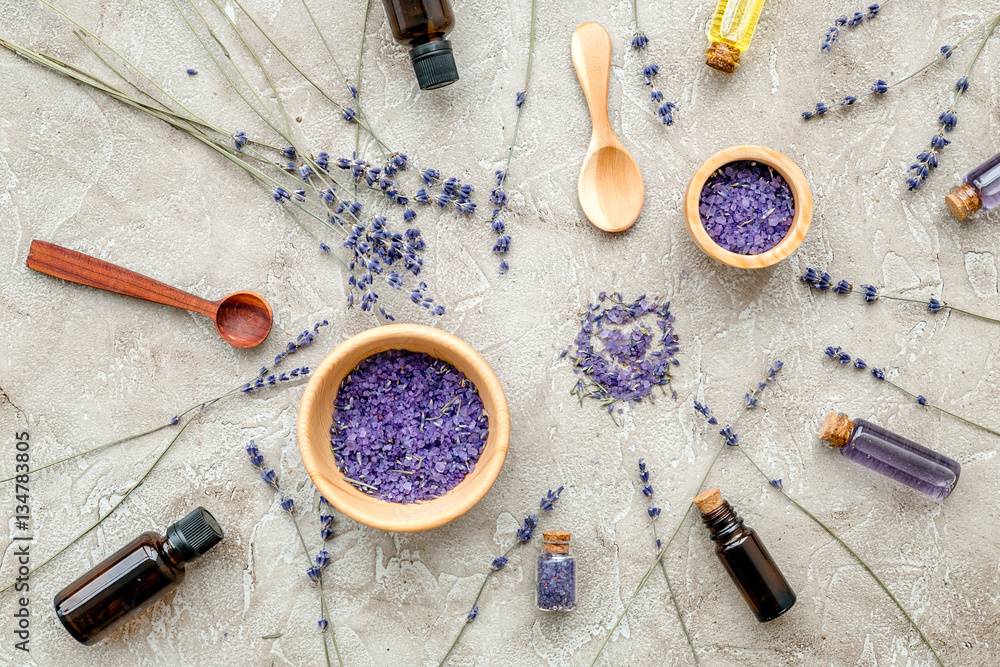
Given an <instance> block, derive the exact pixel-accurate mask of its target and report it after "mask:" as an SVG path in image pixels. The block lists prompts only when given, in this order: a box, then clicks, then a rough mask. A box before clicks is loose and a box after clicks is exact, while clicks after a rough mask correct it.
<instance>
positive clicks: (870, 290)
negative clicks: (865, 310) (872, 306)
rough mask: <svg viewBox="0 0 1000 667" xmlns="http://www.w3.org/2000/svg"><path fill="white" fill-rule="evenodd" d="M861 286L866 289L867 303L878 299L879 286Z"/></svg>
mask: <svg viewBox="0 0 1000 667" xmlns="http://www.w3.org/2000/svg"><path fill="white" fill-rule="evenodd" d="M861 287H862V289H864V291H865V303H873V302H875V301H878V288H876V287H875V286H874V285H862V286H861Z"/></svg>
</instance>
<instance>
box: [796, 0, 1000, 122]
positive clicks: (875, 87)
mask: <svg viewBox="0 0 1000 667" xmlns="http://www.w3.org/2000/svg"><path fill="white" fill-rule="evenodd" d="M844 18H845V23H846V17H844ZM998 19H1000V14H995V15H994V16H992V17H991V18H989V19H988V20H986V21H984V22H982V23H980V24H979V25H978V26H976V27H975V28H973V29H972V30H970V31H969V32H968V33H966V34H965V35H963V36H962V37H961V38H960V39H958V40H957V41H956V42H955V43H954V44H951V45H945V46H942V47H941V48H940V49H938V52H937V53H936V54H935V56H934V58H933V59H931V60H930V61H929V62H927V63H925V64H924V65H922V66H921V67H919V68H917V69H916V70H914V71H913V72H911V73H909V74H907V75H906V76H904V77H902V78H901V79H899V80H898V81H896V82H894V83H888V82H887V81H885V80H883V79H877V80H876V81H875V82H874V83H872V85H871V86H869V87H868V88H867V89H866V90H864V91H858V92H856V93H854V94H849V95H845V96H844V97H842V98H841V99H840V100H837V101H829V102H817V103H816V106H815V107H814V108H812V109H810V110H808V111H803V112H802V113H801V116H802V118H803V120H809V119H811V118H816V117H817V116H823V115H825V114H826V113H827V112H828V111H832V110H833V109H835V108H838V107H839V108H841V109H845V108H849V107H853V106H854V105H855V104H857V103H858V102H860V101H862V100H863V99H864V98H866V97H868V96H869V95H876V96H882V95H884V94H886V93H887V92H889V89H890V88H892V89H895V88H898V87H899V86H900V85H902V84H903V83H905V82H907V81H909V80H910V79H912V78H914V77H916V76H917V75H919V74H921V73H923V72H925V71H926V70H928V69H930V68H931V67H933V66H934V65H936V64H938V63H942V62H944V61H945V60H948V59H949V58H951V56H952V54H954V53H955V51H956V50H957V49H958V48H959V46H961V45H962V44H963V43H964V42H965V41H966V40H968V39H969V38H971V37H972V36H973V35H975V34H976V33H977V32H979V31H980V30H982V29H983V28H985V27H987V26H989V25H990V24H994V25H995V24H996V22H997V20H998ZM834 27H837V26H834ZM992 31H993V29H992V28H991V29H990V34H992ZM836 34H838V35H839V32H837V33H836ZM988 37H989V35H987V38H988ZM834 39H836V37H834ZM984 41H985V40H984ZM831 43H832V42H831ZM980 50H981V47H980ZM976 58H978V52H977V55H976ZM973 62H975V59H974V60H973ZM970 67H971V66H970Z"/></svg>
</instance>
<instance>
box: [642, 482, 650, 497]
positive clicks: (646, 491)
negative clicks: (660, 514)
mask: <svg viewBox="0 0 1000 667" xmlns="http://www.w3.org/2000/svg"><path fill="white" fill-rule="evenodd" d="M642 495H644V496H646V497H647V498H652V497H653V485H652V484H646V485H645V486H643V487H642Z"/></svg>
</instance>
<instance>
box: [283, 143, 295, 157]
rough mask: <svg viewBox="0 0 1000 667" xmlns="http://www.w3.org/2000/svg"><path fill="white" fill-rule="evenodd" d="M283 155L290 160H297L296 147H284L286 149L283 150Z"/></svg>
mask: <svg viewBox="0 0 1000 667" xmlns="http://www.w3.org/2000/svg"><path fill="white" fill-rule="evenodd" d="M281 154H282V155H284V156H285V157H286V158H288V159H289V160H294V159H295V147H294V146H286V147H284V148H282V149H281Z"/></svg>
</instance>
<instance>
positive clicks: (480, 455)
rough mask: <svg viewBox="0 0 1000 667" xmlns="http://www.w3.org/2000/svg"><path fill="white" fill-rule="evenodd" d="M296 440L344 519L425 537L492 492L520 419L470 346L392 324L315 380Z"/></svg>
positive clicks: (356, 344)
mask: <svg viewBox="0 0 1000 667" xmlns="http://www.w3.org/2000/svg"><path fill="white" fill-rule="evenodd" d="M298 440H299V452H300V453H301V455H302V462H303V464H304V465H305V468H306V471H308V473H309V476H310V477H311V478H312V481H313V483H314V484H315V485H316V487H317V488H318V489H319V491H320V493H322V494H323V497H324V498H326V499H327V500H328V501H329V502H330V503H331V504H332V505H333V506H334V507H336V508H337V509H338V510H340V511H341V512H343V513H344V514H346V515H347V516H349V517H351V518H352V519H354V520H355V521H358V522H360V523H363V524H365V525H367V526H371V527H372V528H378V529H381V530H387V531H391V532H416V531H421V530H429V529H431V528H437V527H438V526H441V525H443V524H446V523H448V522H449V521H452V520H454V519H456V518H458V517H460V516H462V515H463V514H465V513H466V512H467V511H469V510H470V509H472V507H473V506H474V505H475V504H476V503H478V502H479V500H480V499H481V498H482V497H483V496H484V495H486V492H487V491H489V490H490V487H492V486H493V483H494V482H495V481H496V478H497V475H499V474H500V469H501V468H502V467H503V463H504V459H505V458H506V456H507V448H508V446H509V445H510V410H509V408H508V406H507V398H506V396H505V395H504V391H503V387H502V386H501V385H500V380H499V379H498V378H497V376H496V373H494V372H493V369H492V368H490V365H489V364H488V363H487V362H486V360H485V359H483V357H482V356H481V355H480V354H479V353H478V352H476V351H475V350H474V349H472V347H470V346H469V345H468V344H467V343H465V342H464V341H462V340H461V339H459V338H457V337H455V336H453V335H451V334H449V333H446V332H444V331H440V330H438V329H434V328H432V327H426V326H421V325H417V324H390V325H386V326H380V327H375V328H374V329H369V330H368V331H365V332H363V333H360V334H358V335H356V336H353V337H351V338H349V339H347V340H346V341H344V342H343V343H341V344H340V345H339V346H338V347H337V348H336V349H335V350H334V351H333V352H331V353H330V354H329V355H328V356H327V357H326V359H324V360H323V361H322V363H320V365H319V366H318V367H317V368H316V370H315V371H313V374H312V378H311V379H310V380H309V384H308V385H307V386H306V389H305V393H304V394H303V396H302V402H301V404H300V406H299V417H298Z"/></svg>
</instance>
